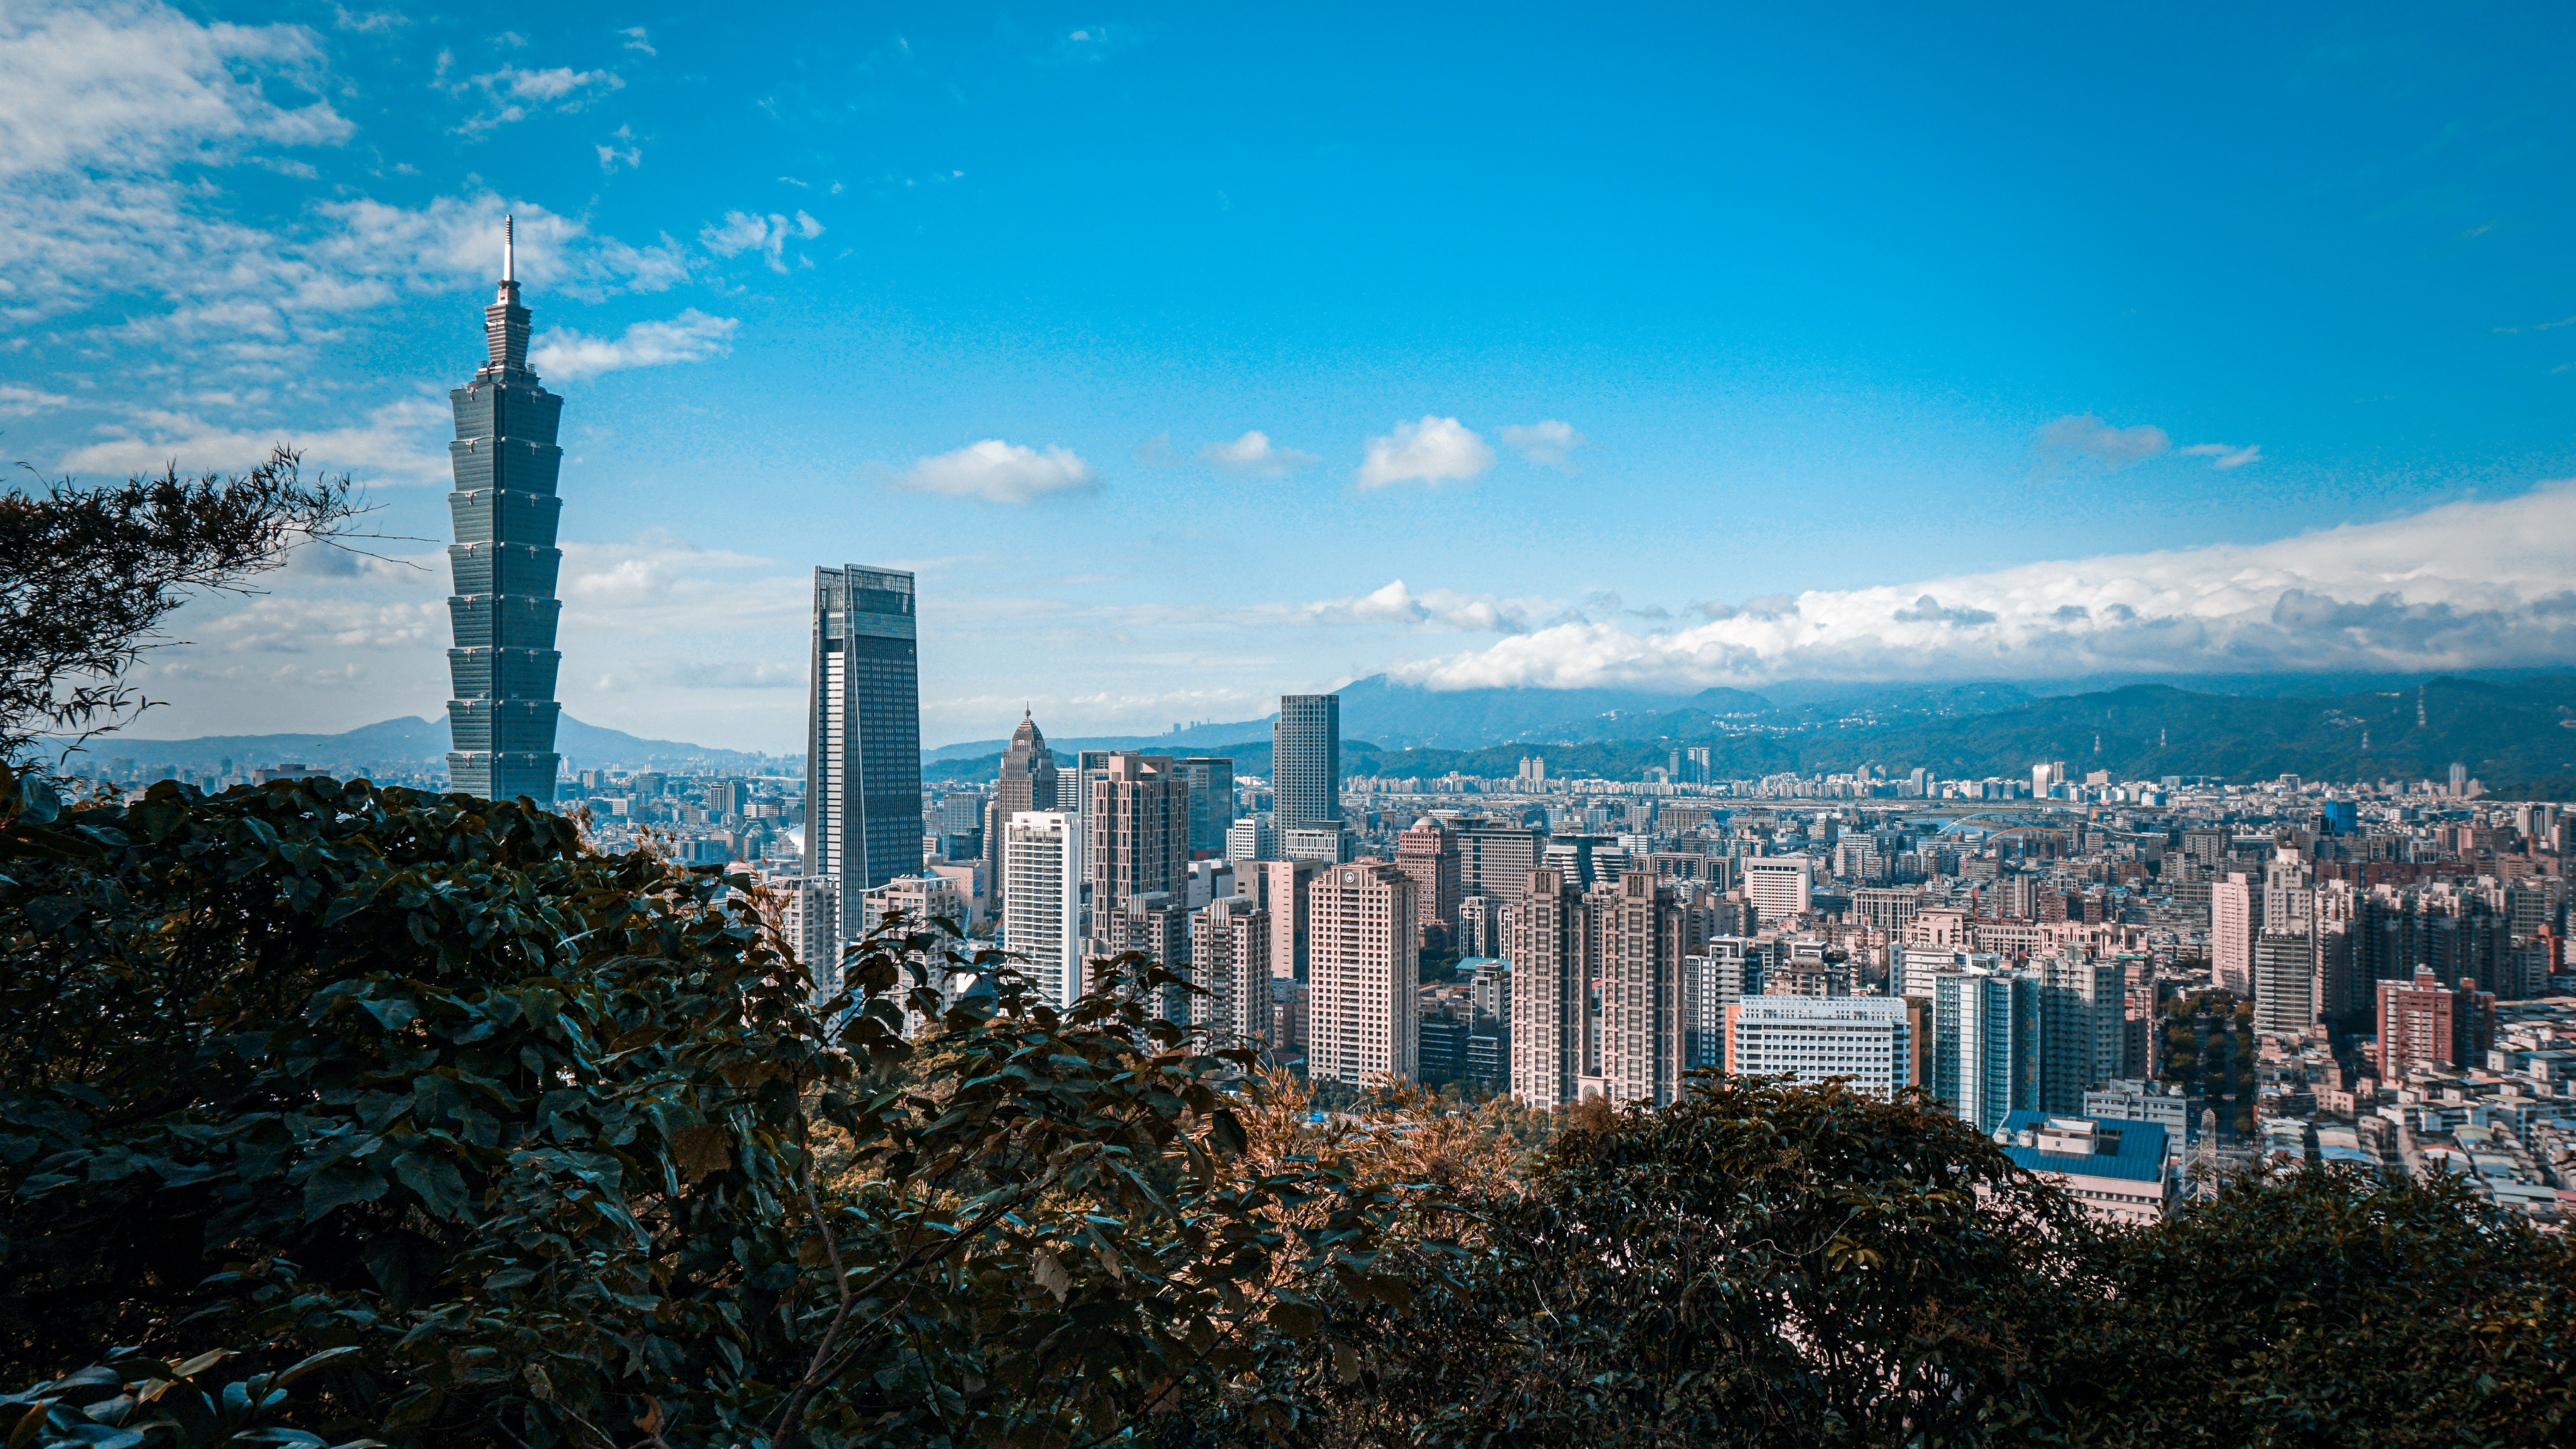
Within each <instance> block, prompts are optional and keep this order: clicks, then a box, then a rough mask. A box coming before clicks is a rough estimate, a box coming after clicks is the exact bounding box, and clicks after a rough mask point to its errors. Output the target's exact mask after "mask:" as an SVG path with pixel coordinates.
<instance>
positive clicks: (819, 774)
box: [805, 564, 922, 939]
mask: <svg viewBox="0 0 2576 1449" xmlns="http://www.w3.org/2000/svg"><path fill="white" fill-rule="evenodd" d="M912 585H913V576H912V575H911V574H908V573H903V572H900V571H897V570H893V569H872V568H862V567H860V566H858V565H856V564H852V565H850V566H848V567H846V568H837V569H831V568H818V569H816V570H815V571H814V645H813V656H812V674H811V675H810V680H811V685H812V695H811V704H810V707H809V709H808V711H807V717H806V725H807V730H806V745H805V841H806V849H805V873H806V874H807V875H828V876H834V877H837V878H839V880H840V882H841V888H840V899H841V915H842V921H841V934H842V936H843V937H844V938H845V939H847V938H852V937H855V936H857V935H858V934H859V933H860V931H861V930H862V929H863V927H862V926H861V923H860V913H861V911H862V909H863V903H864V902H865V901H866V899H867V895H868V892H870V891H873V890H875V889H876V888H877V887H879V886H881V885H884V884H885V883H886V882H888V881H891V880H894V879H897V878H898V877H902V876H912V875H918V874H920V872H921V862H922V851H921V689H920V682H919V674H920V663H919V657H918V651H917V646H916V644H915V639H914V623H913V592H912Z"/></svg>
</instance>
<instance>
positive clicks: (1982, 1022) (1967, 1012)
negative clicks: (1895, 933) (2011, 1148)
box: [1932, 971, 2039, 1132]
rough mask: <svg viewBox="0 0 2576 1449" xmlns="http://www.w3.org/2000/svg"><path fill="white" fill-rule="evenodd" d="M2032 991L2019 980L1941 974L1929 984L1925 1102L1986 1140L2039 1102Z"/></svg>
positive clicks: (2035, 992)
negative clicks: (1929, 1042) (1935, 1103)
mask: <svg viewBox="0 0 2576 1449" xmlns="http://www.w3.org/2000/svg"><path fill="white" fill-rule="evenodd" d="M2038 996H2039V983H2038V980H2037V978H2035V977H2031V976H2027V975H2003V974H1989V973H1986V972H1983V971H1956V972H1943V973H1941V974H1940V975H1938V976H1937V977H1936V978H1935V979H1934V981H1933V996H1932V1095H1933V1096H1934V1097H1935V1098H1936V1099H1937V1100H1938V1101H1939V1102H1940V1103H1941V1104H1942V1105H1943V1106H1945V1107H1947V1108H1949V1109H1950V1112H1951V1114H1952V1115H1953V1116H1956V1117H1958V1118H1959V1119H1960V1120H1961V1121H1964V1122H1970V1123H1973V1124H1975V1126H1976V1128H1977V1130H1978V1131H1980V1132H1992V1131H1994V1130H1995V1129H1996V1128H1997V1127H2000V1126H2002V1125H2003V1121H2004V1118H2005V1117H2006V1116H2007V1115H2008V1114H2010V1113H2011V1112H2013V1111H2015V1110H2016V1109H2024V1110H2035V1106H2036V1102H2037V1099H2038V1096H2039V1072H2038V1067H2039V1050H2038V1048H2039V1042H2038V1037H2039V1000H2038Z"/></svg>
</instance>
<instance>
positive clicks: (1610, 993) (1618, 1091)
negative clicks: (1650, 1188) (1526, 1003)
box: [1584, 871, 1712, 1107]
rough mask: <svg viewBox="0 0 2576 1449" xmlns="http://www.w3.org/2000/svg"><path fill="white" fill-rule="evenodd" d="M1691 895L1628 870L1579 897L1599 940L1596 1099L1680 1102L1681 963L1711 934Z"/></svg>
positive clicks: (1684, 1023) (1685, 1065)
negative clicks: (1598, 1086)
mask: <svg viewBox="0 0 2576 1449" xmlns="http://www.w3.org/2000/svg"><path fill="white" fill-rule="evenodd" d="M1694 895H1695V892H1692V891H1690V890H1689V889H1688V888H1686V887H1676V886H1675V884H1674V883H1673V882H1671V881H1669V880H1663V879H1658V878H1657V877H1655V876H1651V875H1648V874H1647V873H1645V872H1644V871H1631V872H1629V873H1628V874H1626V875H1623V876H1621V877H1620V878H1619V880H1618V882H1617V883H1616V884H1614V885H1607V886H1603V887H1601V888H1599V889H1597V890H1595V891H1593V892H1592V893H1591V894H1590V895H1589V896H1587V897H1586V898H1585V902H1584V903H1585V906H1586V908H1587V913H1588V916H1589V921H1588V922H1587V924H1588V926H1589V927H1590V929H1591V930H1593V931H1595V932H1597V933H1598V935H1599V940H1600V945H1599V948H1598V956H1599V959H1600V963H1601V966H1600V981H1601V1005H1600V1019H1599V1021H1598V1023H1597V1024H1596V1025H1595V1026H1594V1028H1593V1030H1592V1032H1591V1035H1592V1036H1593V1037H1594V1038H1595V1039H1596V1040H1597V1042H1598V1051H1599V1057H1600V1066H1599V1069H1598V1073H1597V1075H1598V1076H1599V1077H1600V1078H1601V1081H1602V1087H1601V1090H1602V1093H1603V1095H1605V1096H1607V1097H1609V1098H1610V1099H1611V1100H1612V1101H1614V1102H1645V1103H1648V1104H1650V1105H1653V1106H1657V1107H1669V1106H1671V1105H1672V1104H1673V1103H1675V1102H1677V1101H1680V1100H1681V1097H1682V1092H1683V1082H1682V1078H1683V1075H1684V1074H1685V1073H1687V1072H1688V1071H1690V1069H1691V1065H1692V1064H1691V1061H1690V1052H1689V1050H1688V1048H1689V1046H1690V1038H1689V1026H1690V1013H1689V1012H1688V1011H1687V1010H1685V1002H1684V996H1685V978H1684V964H1683V963H1684V962H1686V961H1687V960H1689V959H1690V958H1691V957H1694V956H1698V955H1701V954H1702V953H1703V952H1704V951H1705V950H1706V948H1707V945H1708V941H1709V939H1710V936H1711V934H1712V933H1711V932H1710V930H1709V929H1708V927H1709V920H1708V916H1709V913H1708V912H1707V911H1705V910H1703V909H1701V908H1700V907H1699V906H1698V903H1697V901H1696V900H1695V899H1694Z"/></svg>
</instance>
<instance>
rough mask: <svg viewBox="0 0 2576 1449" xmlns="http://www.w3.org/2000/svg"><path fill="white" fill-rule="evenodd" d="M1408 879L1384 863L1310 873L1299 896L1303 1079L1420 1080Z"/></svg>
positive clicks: (1416, 937) (1414, 932) (1414, 933)
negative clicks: (1302, 910)
mask: <svg viewBox="0 0 2576 1449" xmlns="http://www.w3.org/2000/svg"><path fill="white" fill-rule="evenodd" d="M1415 896H1416V887H1415V886H1414V883H1413V877H1411V876H1409V875H1406V874H1405V873H1404V872H1403V871H1401V870H1398V869H1397V868H1396V867H1394V866H1392V865H1389V864H1387V863H1386V862H1385V861H1382V860H1363V861H1360V862H1357V863H1355V864H1352V865H1342V866H1334V867H1332V868H1330V869H1327V870H1319V871H1317V872H1315V876H1314V879H1313V881H1312V883H1311V884H1309V885H1308V887H1307V890H1306V918H1307V945H1306V972H1307V975H1306V1075H1307V1076H1308V1077H1309V1078H1310V1079H1313V1080H1319V1081H1320V1080H1323V1079H1325V1078H1331V1079H1332V1080H1334V1081H1339V1082H1345V1083H1348V1084H1350V1085H1352V1086H1360V1085H1363V1084H1365V1083H1367V1082H1368V1081H1370V1080H1371V1079H1373V1078H1376V1077H1378V1076H1381V1075H1384V1076H1393V1077H1397V1078H1401V1079H1403V1080H1405V1081H1412V1080H1414V1079H1415V1078H1416V1076H1417V1074H1418V1067H1417V1064H1416V1061H1415V1046H1416V1043H1415V1041H1414V1028H1415V1024H1416V1019H1417V1016H1418V1014H1419V1004H1418V1002H1417V1000H1416V997H1415V991H1416V988H1417V986H1418V984H1419V983H1418V977H1417V967H1418V962H1417V958H1416V952H1417V950H1418V949H1419V945H1420V940H1421V932H1420V931H1419V930H1418V929H1417V928H1416V927H1415V925H1414V921H1415V915H1416V909H1417V908H1416V903H1415Z"/></svg>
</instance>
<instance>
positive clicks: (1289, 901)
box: [1235, 860, 1328, 981]
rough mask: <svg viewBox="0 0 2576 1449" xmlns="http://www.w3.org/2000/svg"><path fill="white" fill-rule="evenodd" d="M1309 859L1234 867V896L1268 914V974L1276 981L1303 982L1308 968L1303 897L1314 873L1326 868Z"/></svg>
mask: <svg viewBox="0 0 2576 1449" xmlns="http://www.w3.org/2000/svg"><path fill="white" fill-rule="evenodd" d="M1327 868H1328V866H1327V865H1326V864H1325V863H1324V862H1320V861H1312V860H1264V861H1255V862H1251V863H1248V864H1239V865H1237V866H1236V868H1235V869H1236V872H1237V874H1236V877H1235V878H1236V879H1237V880H1238V881H1240V882H1242V884H1241V885H1239V886H1238V887H1237V888H1236V890H1237V893H1238V894H1241V895H1247V896H1250V897H1251V898H1252V901H1253V904H1255V905H1257V906H1259V907H1261V909H1263V910H1264V911H1267V912H1269V914H1270V975H1271V977H1272V979H1274V980H1278V981H1303V980H1305V979H1306V972H1307V965H1308V953H1307V945H1308V940H1309V936H1308V931H1309V924H1310V923H1309V920H1308V917H1307V911H1306V901H1307V896H1308V893H1309V892H1310V891H1312V890H1313V888H1314V884H1315V875H1316V872H1318V871H1321V870H1325V869H1327Z"/></svg>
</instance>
